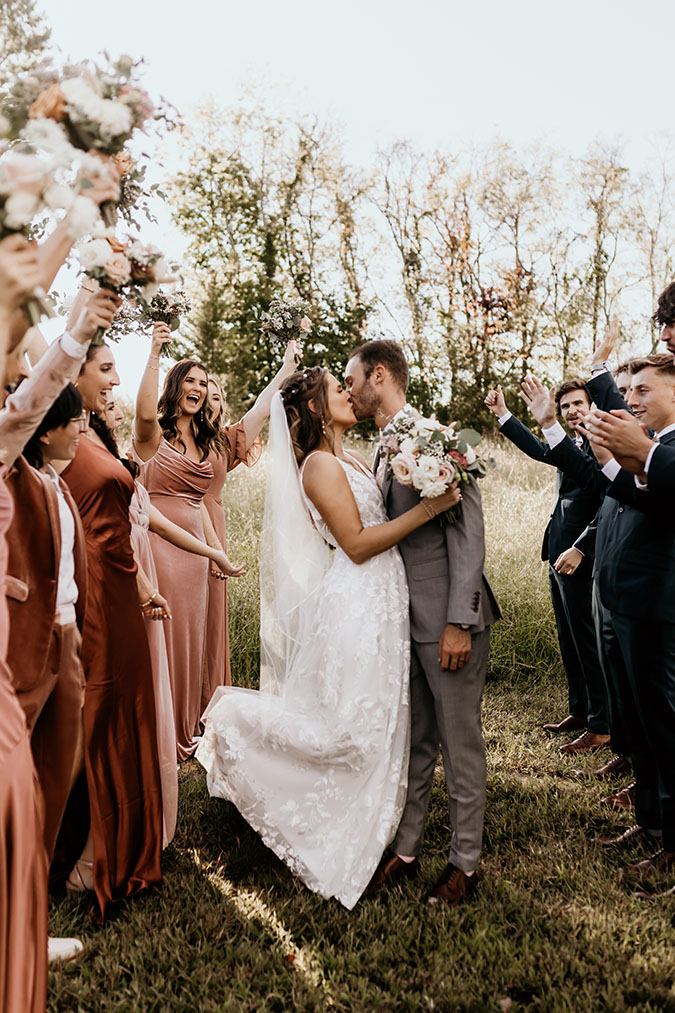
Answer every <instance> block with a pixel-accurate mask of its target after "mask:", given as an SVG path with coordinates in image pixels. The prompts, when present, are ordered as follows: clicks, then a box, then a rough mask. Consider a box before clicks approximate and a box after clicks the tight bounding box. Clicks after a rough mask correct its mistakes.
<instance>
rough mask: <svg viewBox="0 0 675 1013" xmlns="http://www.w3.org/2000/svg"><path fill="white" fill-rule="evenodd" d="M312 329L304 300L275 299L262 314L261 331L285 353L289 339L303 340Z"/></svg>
mask: <svg viewBox="0 0 675 1013" xmlns="http://www.w3.org/2000/svg"><path fill="white" fill-rule="evenodd" d="M311 330H312V321H311V320H310V319H309V317H308V316H307V308H306V306H305V305H304V303H302V302H289V301H287V300H285V299H273V300H272V302H271V303H270V307H269V309H268V310H267V311H266V312H265V313H262V314H261V316H260V333H261V334H262V335H263V336H264V337H265V338H267V340H268V341H269V342H270V344H271V345H272V347H273V348H276V349H277V351H279V352H281V353H282V354H283V352H284V350H285V348H286V345H287V344H288V342H289V341H302V340H304V339H305V338H306V337H307V335H308V334H309V333H310V331H311Z"/></svg>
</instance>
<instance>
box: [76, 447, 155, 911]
mask: <svg viewBox="0 0 675 1013" xmlns="http://www.w3.org/2000/svg"><path fill="white" fill-rule="evenodd" d="M63 478H64V479H65V481H66V482H67V483H68V485H69V487H70V491H71V493H72V495H73V498H74V500H75V502H76V504H77V507H78V509H79V511H80V516H81V518H82V524H83V526H84V532H85V540H86V546H87V570H88V576H89V591H88V596H87V612H86V619H85V625H84V630H83V634H82V665H83V668H84V674H85V681H86V686H85V696H84V753H85V769H86V781H87V789H88V800H89V810H90V819H91V829H92V832H93V838H94V889H95V892H96V898H97V900H98V905H99V908H100V917H101V919H103V917H104V916H105V913H106V909H107V907H108V906H109V904H110V903H111V902H113V901H119V900H122V899H124V898H127V897H131V896H133V895H134V894H136V893H138V892H139V891H140V890H143V889H145V888H146V887H148V886H152V885H153V884H159V883H160V882H161V879H162V874H161V867H160V856H161V852H162V791H161V782H160V771H159V760H158V756H157V724H156V717H155V694H154V690H153V676H152V666H151V661H150V651H149V649H148V638H147V635H146V632H145V625H144V621H143V616H142V614H141V610H140V608H139V604H138V591H137V586H136V563H135V561H134V557H133V553H132V549H131V521H130V518H129V505H130V502H131V497H132V496H133V492H134V481H133V479H132V477H131V475H130V474H129V472H128V471H127V470H126V468H124V467H123V465H122V464H121V463H120V462H119V461H118V460H116V459H115V458H114V457H113V455H112V454H111V453H109V451H107V450H106V449H105V448H104V447H102V446H99V445H98V444H97V443H95V442H94V441H93V440H91V439H89V438H88V437H83V438H82V439H81V440H80V445H79V447H78V450H77V454H76V456H75V459H74V460H73V461H72V462H71V464H70V465H69V466H68V467H67V468H66V469H65V471H64V472H63ZM80 799H81V794H80ZM71 800H72V797H71ZM75 806H76V809H77V799H76V800H75ZM83 816H84V814H83V813H82V811H81V810H80V811H79V812H76V813H72V808H71V804H70V803H69V810H68V811H67V812H66V820H68V822H70V821H71V819H72V820H74V821H76V822H79V824H82V822H84V824H85V829H86V822H87V821H86V817H84V819H83ZM72 857H74V858H77V857H79V856H78V855H77V854H75V855H74V856H72V855H71V858H72Z"/></svg>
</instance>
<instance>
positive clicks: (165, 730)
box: [129, 482, 178, 848]
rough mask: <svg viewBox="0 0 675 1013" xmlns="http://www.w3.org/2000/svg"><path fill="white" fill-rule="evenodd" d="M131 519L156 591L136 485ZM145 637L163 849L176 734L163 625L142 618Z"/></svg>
mask: <svg viewBox="0 0 675 1013" xmlns="http://www.w3.org/2000/svg"><path fill="white" fill-rule="evenodd" d="M129 514H130V517H131V543H132V545H133V547H134V552H135V553H136V559H137V560H138V562H139V564H140V566H141V567H142V568H143V570H144V571H145V574H146V576H147V578H148V580H149V581H150V582H151V583H152V584H153V585H154V586H155V587H157V585H158V580H157V570H156V569H155V560H154V558H153V555H152V549H151V547H150V532H149V530H148V525H149V523H150V497H149V496H148V491H147V489H146V488H145V486H143V485H141V483H140V482H137V483H136V488H135V491H134V495H133V497H132V499H131V506H130V508H129ZM143 622H144V623H145V632H146V633H147V635H148V646H149V647H150V658H151V661H152V674H153V678H154V686H155V707H156V713H157V751H158V754H159V769H160V773H161V777H162V812H163V819H164V839H163V845H164V847H165V848H166V846H167V845H168V844H170V843H171V841H172V840H173V835H174V833H175V831H176V815H177V812H178V769H177V767H176V730H175V728H174V720H173V701H172V699H171V679H170V677H169V657H168V654H167V652H166V635H165V632H164V630H165V623H166V622H171V620H165V621H164V622H159V621H157V620H153V619H147V618H144V620H143Z"/></svg>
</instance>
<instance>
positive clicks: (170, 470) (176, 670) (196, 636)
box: [134, 437, 213, 760]
mask: <svg viewBox="0 0 675 1013" xmlns="http://www.w3.org/2000/svg"><path fill="white" fill-rule="evenodd" d="M134 459H135V460H136V461H137V462H138V463H139V464H140V466H141V476H140V481H141V482H142V483H143V485H144V486H145V488H146V489H147V490H148V493H149V494H150V501H151V503H152V504H153V505H154V506H156V507H157V509H158V510H159V511H160V513H163V514H164V516H165V517H168V519H169V520H170V521H173V522H174V524H178V525H179V527H181V528H184V529H185V530H186V531H188V532H189V533H190V534H191V535H194V536H195V538H199V539H200V540H201V541H204V525H203V523H202V515H201V509H200V507H201V503H202V500H203V499H204V496H205V495H206V492H207V490H208V488H209V485H210V484H211V480H212V478H213V466H212V465H211V462H210V461H209V460H205V461H201V462H199V463H195V462H194V461H191V460H190V458H189V457H186V456H185V454H181V452H180V451H179V450H177V449H176V448H175V447H173V446H172V445H171V444H170V443H169V442H168V441H167V440H165V439H164V438H163V437H162V440H161V442H160V445H159V447H158V448H157V452H156V453H155V454H154V456H153V457H151V458H150V460H149V461H145V462H143V461H141V460H140V458H139V457H138V455H136V456H135V458H134ZM150 545H151V548H152V555H153V558H154V560H155V566H156V568H157V582H158V586H159V591H160V594H162V595H164V597H165V598H166V599H167V601H168V603H169V605H170V607H171V615H172V617H173V618H172V619H171V620H169V621H167V622H166V623H165V626H164V632H165V635H166V649H167V654H168V656H169V675H170V677H171V694H172V697H173V709H174V720H175V727H176V748H177V753H178V759H179V760H186V759H188V758H189V757H190V756H192V754H193V753H194V751H195V749H196V748H197V744H198V739H196V738H195V735H196V734H197V732H198V724H199V718H200V716H201V713H202V712H201V698H202V672H203V668H204V644H205V629H206V607H207V595H208V579H209V566H210V561H209V560H208V559H207V558H206V557H204V556H195V555H192V554H191V553H189V552H184V551H183V549H179V548H178V547H177V546H175V545H171V544H170V543H169V542H166V541H165V540H164V539H163V538H160V537H159V535H156V534H154V533H153V532H152V531H151V532H150Z"/></svg>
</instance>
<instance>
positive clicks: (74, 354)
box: [59, 331, 89, 359]
mask: <svg viewBox="0 0 675 1013" xmlns="http://www.w3.org/2000/svg"><path fill="white" fill-rule="evenodd" d="M59 340H60V342H61V348H62V349H63V351H64V352H65V353H66V355H69V356H70V358H71V359H84V357H85V355H86V354H87V346H88V345H89V342H88V341H87V342H85V344H84V345H83V344H81V342H79V341H76V340H75V338H74V337H73V336H72V335H71V334H69V333H68V331H66V332H65V334H62V335H61V337H60V339H59Z"/></svg>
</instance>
